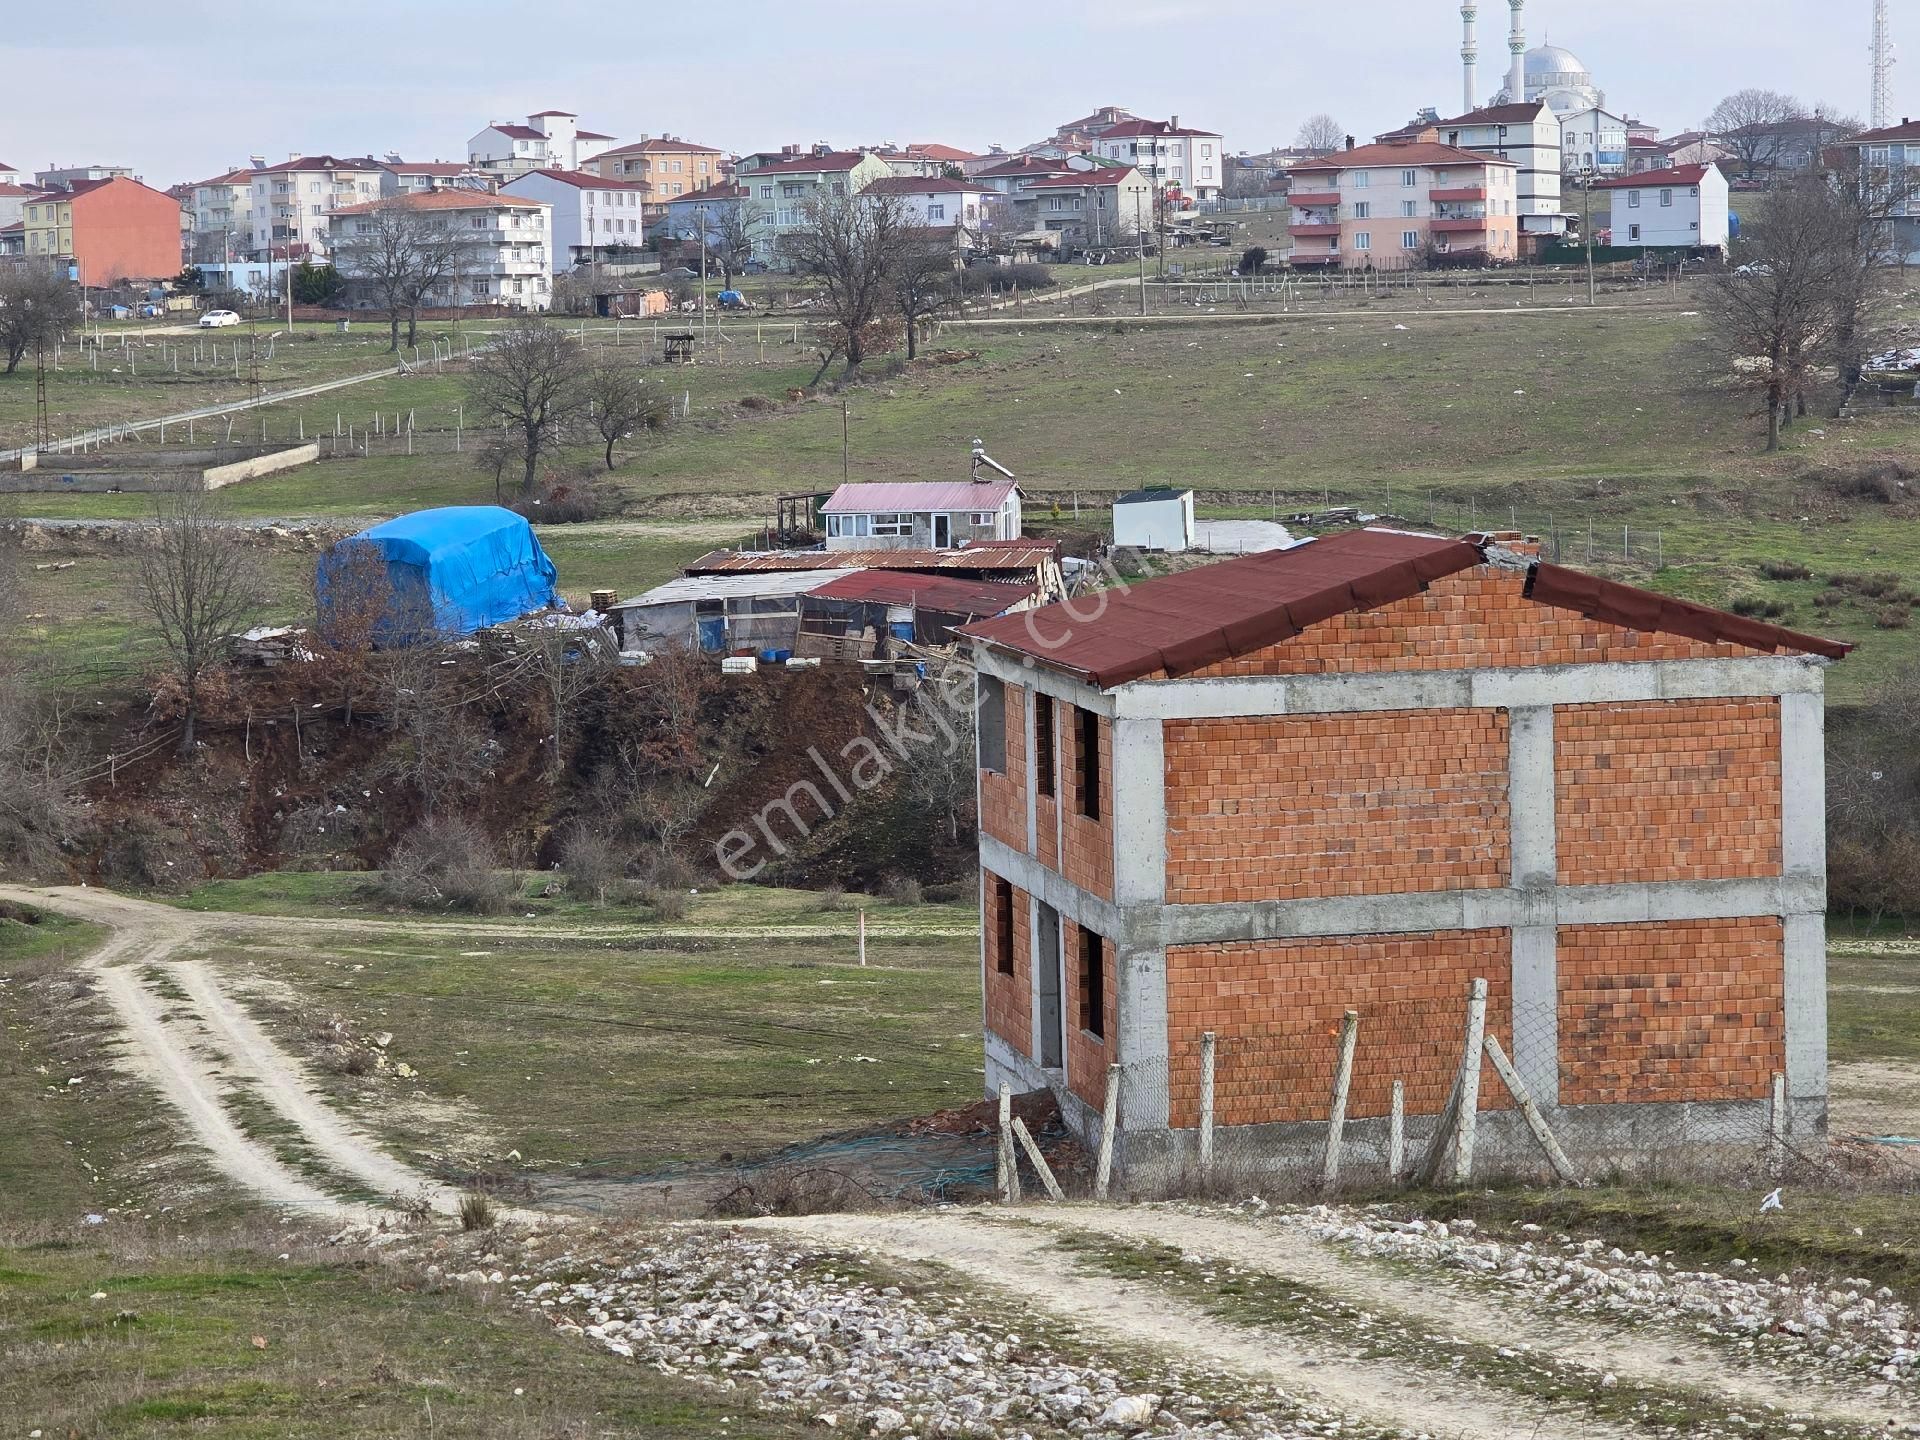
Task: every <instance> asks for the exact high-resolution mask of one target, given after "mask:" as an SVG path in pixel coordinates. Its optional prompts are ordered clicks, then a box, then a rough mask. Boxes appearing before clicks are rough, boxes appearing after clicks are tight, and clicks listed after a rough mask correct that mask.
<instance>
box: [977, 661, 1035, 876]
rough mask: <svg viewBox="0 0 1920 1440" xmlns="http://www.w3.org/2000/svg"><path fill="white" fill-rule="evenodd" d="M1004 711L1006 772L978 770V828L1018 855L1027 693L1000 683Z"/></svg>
mask: <svg viewBox="0 0 1920 1440" xmlns="http://www.w3.org/2000/svg"><path fill="white" fill-rule="evenodd" d="M1001 693H1002V695H1003V696H1004V697H1005V703H1006V712H1007V773H1006V774H1004V775H1000V774H997V773H995V772H994V771H992V770H982V771H981V772H980V828H981V829H982V830H983V831H985V832H986V833H987V834H989V835H991V836H992V837H993V838H994V839H996V840H998V841H1000V842H1001V843H1002V844H1003V845H1011V846H1012V847H1013V848H1014V849H1015V850H1018V851H1020V852H1021V853H1022V854H1024V853H1025V852H1026V848H1027V692H1026V690H1025V688H1024V687H1022V686H1019V685H1003V686H1002V687H1001Z"/></svg>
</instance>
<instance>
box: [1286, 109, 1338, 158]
mask: <svg viewBox="0 0 1920 1440" xmlns="http://www.w3.org/2000/svg"><path fill="white" fill-rule="evenodd" d="M1346 140H1347V132H1346V131H1344V130H1342V129H1341V128H1340V122H1339V121H1338V120H1336V119H1334V118H1333V116H1331V115H1329V114H1327V113H1326V111H1324V110H1322V111H1320V112H1319V113H1318V114H1314V115H1309V116H1308V117H1307V118H1306V119H1304V120H1302V121H1301V122H1300V128H1299V129H1298V130H1297V131H1295V132H1294V136H1293V148H1294V149H1296V150H1304V151H1306V152H1307V154H1309V155H1331V154H1332V153H1333V152H1334V151H1335V150H1338V149H1339V148H1340V147H1341V146H1342V145H1344V144H1345V143H1346Z"/></svg>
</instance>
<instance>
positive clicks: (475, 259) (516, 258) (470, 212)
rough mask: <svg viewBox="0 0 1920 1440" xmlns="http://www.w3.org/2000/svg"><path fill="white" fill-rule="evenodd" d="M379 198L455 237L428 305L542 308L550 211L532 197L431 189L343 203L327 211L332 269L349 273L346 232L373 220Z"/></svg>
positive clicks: (364, 228) (546, 295)
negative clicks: (451, 268)
mask: <svg viewBox="0 0 1920 1440" xmlns="http://www.w3.org/2000/svg"><path fill="white" fill-rule="evenodd" d="M382 205H399V206H405V207H406V208H407V209H409V210H413V211H417V212H419V213H420V214H422V215H424V216H425V217H427V223H428V224H429V225H431V226H433V227H435V228H436V229H445V230H448V231H450V232H451V233H452V234H453V235H455V236H456V237H458V239H459V240H460V242H461V248H460V258H459V262H458V264H457V266H456V267H455V272H454V273H453V274H452V275H450V276H449V277H448V278H447V280H446V281H445V282H444V283H443V284H441V285H439V286H437V287H436V288H435V289H433V290H431V291H429V292H428V294H427V297H426V298H427V303H428V304H429V305H435V306H440V305H449V306H452V305H504V306H509V307H511V308H513V309H518V310H545V309H546V308H547V305H548V302H549V301H550V300H551V298H552V293H553V280H552V275H551V273H550V271H549V268H548V264H549V262H548V258H547V257H548V251H549V249H550V247H551V243H552V231H553V212H552V210H551V209H550V208H549V207H548V206H546V205H543V204H541V203H540V202H539V201H537V200H530V199H525V198H522V197H519V196H514V195H489V194H487V193H486V192H484V191H478V190H433V191H427V192H423V193H417V194H409V195H391V196H387V197H386V198H384V199H380V200H374V201H369V202H367V203H365V204H359V205H347V206H343V207H342V208H340V209H338V210H335V211H333V212H332V213H331V214H330V215H329V216H328V217H327V221H328V226H329V230H330V239H331V240H332V241H333V244H331V245H330V246H329V250H330V251H331V253H332V254H333V257H334V263H335V264H336V265H338V266H339V267H340V273H341V274H342V275H344V276H345V277H346V278H347V280H348V282H349V283H351V282H352V281H353V279H354V278H355V277H354V268H353V264H354V262H353V246H352V239H353V236H354V235H355V234H356V233H366V232H368V231H370V230H371V229H372V227H373V224H374V221H373V220H372V219H371V218H369V217H370V216H371V215H372V213H373V212H374V211H375V210H377V209H378V208H379V207H380V206H382Z"/></svg>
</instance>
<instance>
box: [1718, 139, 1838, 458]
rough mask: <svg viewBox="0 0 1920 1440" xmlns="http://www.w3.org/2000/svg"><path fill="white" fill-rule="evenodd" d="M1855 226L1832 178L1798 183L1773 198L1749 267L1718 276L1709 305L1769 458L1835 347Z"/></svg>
mask: <svg viewBox="0 0 1920 1440" xmlns="http://www.w3.org/2000/svg"><path fill="white" fill-rule="evenodd" d="M1854 224H1855V221H1854V217H1853V215H1852V212H1851V210H1850V209H1849V208H1848V207H1846V206H1845V205H1844V204H1843V203H1842V202H1841V200H1840V199H1839V197H1838V196H1837V195H1836V193H1835V187H1834V186H1833V185H1832V184H1831V183H1830V182H1829V181H1828V179H1827V177H1826V176H1824V175H1805V176H1800V177H1798V178H1797V179H1795V180H1794V181H1793V182H1792V183H1790V184H1786V185H1782V186H1780V187H1778V188H1776V189H1775V190H1773V191H1772V192H1770V193H1769V194H1768V196H1767V198H1766V202H1765V204H1763V205H1762V206H1761V207H1760V209H1759V211H1758V212H1757V213H1756V214H1755V216H1754V219H1753V222H1752V223H1751V224H1750V225H1749V226H1748V227H1747V233H1746V235H1745V236H1744V237H1743V238H1742V243H1741V246H1740V250H1739V255H1740V258H1741V259H1742V260H1743V262H1744V263H1743V264H1741V265H1740V266H1739V267H1737V268H1736V269H1734V270H1731V271H1728V272H1726V273H1725V274H1722V275H1720V276H1717V277H1715V279H1714V280H1713V281H1712V282H1710V284H1709V285H1708V288H1707V291H1706V294H1705V296H1704V297H1703V304H1702V308H1703V309H1704V310H1705V311H1706V313H1707V314H1708V315H1709V316H1710V317H1711V318H1712V323H1713V328H1714V332H1715V334H1716V336H1717V338H1718V339H1719V341H1720V343H1721V345H1722V346H1723V347H1724V348H1725V350H1726V351H1727V354H1728V357H1729V359H1730V361H1731V363H1732V365H1733V367H1734V372H1735V374H1736V376H1737V377H1739V378H1740V379H1741V380H1742V381H1744V383H1745V384H1747V385H1748V386H1749V387H1750V388H1752V389H1753V390H1755V391H1756V392H1757V393H1758V394H1759V396H1760V397H1761V401H1762V403H1763V405H1764V406H1765V409H1766V415H1767V449H1768V450H1769V451H1772V450H1777V449H1779V448H1780V429H1781V426H1782V425H1783V424H1784V423H1786V422H1787V421H1788V420H1789V419H1790V418H1791V414H1792V410H1793V407H1794V405H1795V404H1796V402H1800V401H1801V398H1802V396H1803V395H1804V393H1805V390H1806V388H1807V386H1808V384H1809V382H1810V378H1811V371H1812V367H1813V365H1814V363H1815V360H1816V357H1817V356H1819V355H1820V354H1821V353H1823V351H1824V350H1825V348H1826V347H1827V346H1828V345H1829V344H1830V342H1831V339H1832V334H1833V331H1834V328H1835V320H1836V311H1835V305H1836V300H1837V298H1838V297H1839V296H1840V294H1841V292H1842V290H1843V288H1844V287H1845V285H1846V282H1847V274H1848V270H1849V267H1850V265H1851V264H1852V263H1853V262H1852V257H1853V253H1854V248H1855V245H1856V244H1857V241H1856V239H1855V238H1854V236H1852V235H1850V234H1848V233H1847V232H1848V230H1849V227H1851V226H1853V225H1854Z"/></svg>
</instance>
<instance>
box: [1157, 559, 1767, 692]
mask: <svg viewBox="0 0 1920 1440" xmlns="http://www.w3.org/2000/svg"><path fill="white" fill-rule="evenodd" d="M1525 581H1526V577H1525V575H1524V574H1523V573H1522V572H1520V571H1517V570H1506V569H1496V568H1495V567H1493V566H1491V565H1480V566H1476V567H1475V568H1473V569H1471V570H1463V571H1461V572H1460V573H1459V574H1457V575H1449V576H1446V577H1445V578H1443V579H1440V580H1436V581H1434V582H1433V584H1432V585H1431V586H1429V587H1428V588H1427V589H1426V590H1424V591H1422V592H1421V593H1420V594H1418V595H1410V596H1408V597H1407V598H1406V599H1405V600H1396V601H1394V602H1393V603H1392V604H1390V605H1383V606H1381V607H1380V608H1379V609H1378V610H1369V611H1363V612H1361V613H1358V614H1350V615H1335V616H1333V617H1332V618H1331V619H1328V620H1325V621H1322V622H1321V623H1320V624H1318V625H1312V626H1309V627H1308V628H1307V630H1306V632H1305V633H1304V634H1301V635H1297V636H1295V637H1294V638H1293V639H1291V640H1283V641H1281V642H1280V643H1279V644H1277V645H1269V646H1268V647H1266V648H1265V649H1263V650H1256V651H1253V652H1251V653H1250V654H1246V655H1242V656H1239V657H1238V658H1236V659H1231V660H1222V661H1220V662H1219V663H1218V664H1215V665H1209V666H1207V667H1206V668H1204V669H1201V670H1196V671H1194V672H1192V673H1193V674H1194V675H1195V676H1196V677H1207V676H1221V675H1322V674H1325V675H1334V674H1349V673H1355V672H1362V671H1374V670H1467V669H1475V668H1479V667H1482V666H1508V665H1578V664H1587V663H1595V662H1599V661H1608V660H1698V659H1704V658H1708V657H1713V656H1733V655H1746V654H1752V653H1754V652H1752V651H1750V650H1747V649H1745V648H1744V647H1742V646H1738V645H1708V644H1704V643H1703V642H1701V641H1698V640H1688V639H1685V638H1684V637H1682V636H1678V635H1654V634H1647V633H1644V632H1641V631H1638V630H1627V629H1623V628H1621V627H1619V626H1615V625H1606V624H1601V623H1599V622H1597V621H1593V620H1589V619H1587V618H1586V617H1585V616H1583V615H1580V614H1578V613H1576V612H1574V611H1572V610H1560V609H1556V608H1555V607H1553V606H1551V605H1539V604H1536V603H1535V602H1533V601H1531V600H1528V599H1527V598H1526V597H1525V596H1524V595H1523V594H1522V593H1521V592H1522V589H1523V587H1524V585H1525Z"/></svg>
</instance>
